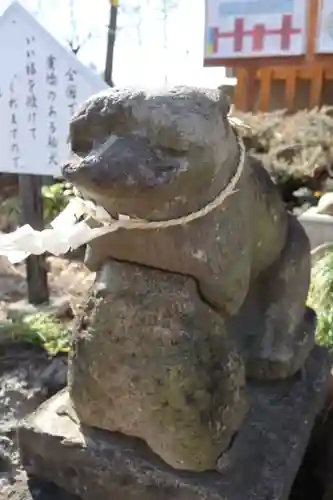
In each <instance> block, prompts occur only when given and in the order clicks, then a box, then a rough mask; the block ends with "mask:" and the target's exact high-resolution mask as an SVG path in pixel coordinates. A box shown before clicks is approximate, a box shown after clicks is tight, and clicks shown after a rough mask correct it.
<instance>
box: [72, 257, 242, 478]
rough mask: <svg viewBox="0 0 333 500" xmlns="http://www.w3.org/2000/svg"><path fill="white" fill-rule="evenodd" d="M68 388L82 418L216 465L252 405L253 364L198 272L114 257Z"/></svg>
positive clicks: (84, 323) (78, 342) (188, 464)
mask: <svg viewBox="0 0 333 500" xmlns="http://www.w3.org/2000/svg"><path fill="white" fill-rule="evenodd" d="M78 323H79V324H78V325H77V329H76V332H75V337H74V342H73V355H72V359H71V363H70V372H69V389H70V394H71V398H72V402H73V405H74V407H75V410H76V412H77V415H78V417H79V419H80V421H82V422H84V423H85V424H86V425H90V426H92V427H98V428H102V429H107V430H111V431H120V432H123V433H124V434H127V435H132V436H136V437H140V438H142V439H144V440H145V441H146V442H147V443H148V445H149V446H150V447H151V449H152V450H153V451H154V452H155V453H157V454H158V455H159V456H160V457H162V458H163V459H164V461H165V462H167V463H168V464H169V465H172V466H173V467H176V468H179V469H188V470H197V471H201V470H207V469H213V468H214V467H215V466H216V462H217V458H218V457H219V456H220V455H221V453H222V452H223V451H224V450H225V449H226V448H227V447H228V446H229V444H230V442H231V439H232V437H233V436H234V434H235V432H237V431H238V430H239V428H240V426H241V424H242V422H243V418H244V416H245V414H246V412H247V409H248V403H247V399H246V396H245V369H244V364H243V361H242V358H241V357H240V356H239V355H238V349H237V346H236V345H235V343H234V342H233V339H232V338H230V337H228V335H227V331H226V327H225V323H224V321H223V318H222V317H221V316H220V315H219V314H218V313H216V312H215V311H214V310H213V309H212V308H211V307H209V306H208V305H207V304H206V303H205V302H203V301H202V300H201V298H200V296H199V294H198V291H197V286H196V283H195V281H194V280H193V279H192V278H188V277H186V276H181V275H177V274H172V273H165V272H163V271H158V270H155V269H147V268H144V267H142V266H135V265H133V264H126V263H119V262H114V261H110V262H107V263H105V264H104V266H103V267H102V268H101V270H100V271H99V272H98V273H97V276H96V283H95V286H94V289H93V291H92V294H91V296H90V298H89V299H88V301H87V303H86V305H85V308H84V312H83V315H82V317H81V318H80V319H79V321H78Z"/></svg>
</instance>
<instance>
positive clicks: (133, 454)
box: [19, 347, 330, 500]
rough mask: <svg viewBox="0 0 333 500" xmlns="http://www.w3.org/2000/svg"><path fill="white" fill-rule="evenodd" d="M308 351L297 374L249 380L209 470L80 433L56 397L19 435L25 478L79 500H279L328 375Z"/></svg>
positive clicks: (114, 438)
mask: <svg viewBox="0 0 333 500" xmlns="http://www.w3.org/2000/svg"><path fill="white" fill-rule="evenodd" d="M329 365H330V362H329V357H328V355H327V352H326V350H325V349H322V348H319V347H316V348H315V349H314V350H313V352H312V354H311V356H310V357H309V358H308V360H307V362H306V364H305V366H304V369H303V370H302V373H299V374H297V375H296V376H294V377H293V378H291V379H288V380H284V381H277V382H249V385H248V391H249V396H250V403H251V410H250V411H249V413H248V415H247V417H246V420H245V422H244V425H243V427H242V429H241V431H240V432H239V433H238V434H237V435H236V436H235V439H234V441H233V443H232V446H231V448H230V450H229V451H228V452H226V453H225V454H224V455H223V456H222V457H221V458H220V460H219V463H218V467H217V469H218V470H216V471H211V472H203V473H188V472H184V471H183V472H180V471H177V470H175V469H172V468H171V467H169V466H167V465H166V464H165V463H163V462H162V461H161V460H160V459H159V458H158V457H157V456H156V455H154V454H153V453H152V452H151V451H150V449H149V448H148V447H147V445H146V444H145V443H144V442H142V441H140V440H138V439H135V438H130V437H126V436H124V435H121V434H118V433H111V432H105V431H100V430H95V429H87V428H83V427H80V425H79V424H78V422H77V419H76V417H75V414H73V413H72V411H69V412H68V411H67V403H68V393H67V391H63V392H60V393H58V394H57V395H56V396H54V397H53V398H52V399H50V400H49V401H47V402H46V403H45V404H44V405H42V406H41V407H40V408H39V409H38V411H37V412H36V413H34V414H33V415H31V416H30V417H29V418H28V419H27V420H26V421H25V422H23V424H22V425H21V427H20V429H19V440H20V449H21V457H22V462H23V465H24V467H25V468H26V469H27V471H28V472H30V473H32V474H35V475H37V476H40V477H43V478H45V479H49V480H51V481H54V482H55V483H56V484H57V485H59V486H61V487H63V488H65V489H66V490H67V491H69V492H71V493H74V494H78V495H79V496H81V497H82V499H83V500H141V499H142V500H199V499H200V500H287V499H288V495H289V492H290V489H291V486H292V483H293V481H294V478H295V475H296V473H297V470H298V468H299V466H300V463H301V460H302V457H303V454H304V451H305V448H306V446H307V443H308V440H309V436H310V432H311V429H312V426H313V423H314V419H315V416H316V415H317V413H318V412H319V411H320V409H321V407H322V405H323V402H324V397H325V394H326V391H327V385H328V377H329V372H330V366H329Z"/></svg>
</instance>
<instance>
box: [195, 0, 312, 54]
mask: <svg viewBox="0 0 333 500" xmlns="http://www.w3.org/2000/svg"><path fill="white" fill-rule="evenodd" d="M306 3H307V2H306V0H206V15H205V50H204V54H205V60H206V61H208V60H218V59H237V58H238V59H239V58H254V57H256V58H257V57H277V56H279V57H281V56H285V57H289V56H299V55H303V54H305V52H306Z"/></svg>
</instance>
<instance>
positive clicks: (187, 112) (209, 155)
mask: <svg viewBox="0 0 333 500" xmlns="http://www.w3.org/2000/svg"><path fill="white" fill-rule="evenodd" d="M228 112H229V103H228V100H227V98H226V97H224V96H223V95H221V93H220V92H219V91H218V90H216V91H215V90H207V89H199V88H189V87H175V88H172V89H170V90H165V91H160V92H158V91H151V92H149V91H143V90H142V91H133V90H121V89H115V88H110V89H108V90H107V91H105V92H103V93H101V94H98V95H95V96H93V97H92V98H91V99H89V100H88V101H87V102H86V103H85V104H84V106H83V107H82V108H81V109H80V110H79V111H78V112H77V114H76V115H75V116H74V117H73V119H72V121H71V124H70V138H71V148H72V152H73V155H72V156H71V159H70V161H69V162H67V163H66V164H65V165H64V166H63V175H64V177H65V178H66V179H67V180H68V181H70V182H72V183H73V184H74V185H75V186H76V187H77V188H78V189H79V190H80V191H81V193H82V194H83V195H84V196H86V197H88V198H90V199H93V200H94V201H96V202H97V203H98V204H100V205H102V206H103V207H104V208H105V209H106V210H108V211H109V212H110V213H112V214H113V215H116V214H117V213H125V214H128V215H131V216H138V217H149V218H152V219H154V218H156V219H159V218H166V217H167V216H168V215H170V213H173V209H175V208H177V210H178V212H179V211H180V212H184V213H186V212H187V211H188V203H189V201H190V200H191V198H193V199H198V198H199V197H200V196H202V193H203V192H205V190H209V189H210V187H211V186H212V184H213V183H214V179H215V178H216V176H217V174H218V173H219V172H220V170H221V167H223V166H224V163H225V161H226V160H227V159H228V157H229V156H230V151H231V150H232V149H231V147H232V146H234V142H233V141H232V140H231V141H230V126H229V123H228V119H227V115H228ZM230 143H231V144H230ZM229 176H230V172H228V171H226V180H227V179H228V178H229ZM177 210H176V211H177Z"/></svg>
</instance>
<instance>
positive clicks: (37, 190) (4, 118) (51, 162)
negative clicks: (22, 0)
mask: <svg viewBox="0 0 333 500" xmlns="http://www.w3.org/2000/svg"><path fill="white" fill-rule="evenodd" d="M4 48H5V49H4ZM0 64H1V67H2V68H5V69H6V70H5V71H3V72H2V73H1V75H0V156H1V162H0V172H7V173H14V174H17V175H18V178H19V195H20V199H21V204H22V216H23V220H22V222H23V224H28V225H30V226H32V227H33V229H36V230H42V229H43V227H44V221H43V201H42V195H41V187H42V179H43V177H45V176H52V177H55V178H56V177H60V175H61V163H62V162H63V161H66V159H67V157H68V154H69V141H68V128H69V121H70V118H71V116H72V114H73V112H74V111H75V110H76V108H77V106H78V104H79V103H80V102H83V101H85V100H86V99H88V98H89V97H90V96H91V95H92V94H95V93H97V92H100V91H101V90H103V89H106V88H107V85H106V84H105V82H104V81H103V80H102V79H101V78H100V77H99V76H98V75H97V74H95V73H93V72H92V71H91V70H89V69H88V68H86V67H85V66H84V65H83V64H81V63H80V62H79V60H78V59H77V58H76V57H75V56H74V55H73V54H72V53H71V52H70V51H69V50H66V49H65V48H64V47H63V46H62V45H60V44H59V43H58V42H57V41H56V40H55V39H54V38H53V37H52V36H51V35H50V34H49V33H48V32H47V31H46V30H45V29H44V28H43V27H42V26H41V25H40V24H39V23H38V22H37V21H36V19H34V17H33V16H31V15H30V14H29V13H28V12H27V11H26V10H25V9H24V8H23V7H22V5H21V4H19V3H12V4H11V5H10V6H9V8H8V9H7V10H6V11H5V13H4V14H3V15H2V16H1V18H0ZM26 268H27V284H28V300H29V302H30V303H32V304H41V303H45V302H48V300H49V290H48V284H47V269H46V264H45V256H35V255H31V256H30V257H28V258H27V260H26Z"/></svg>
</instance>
